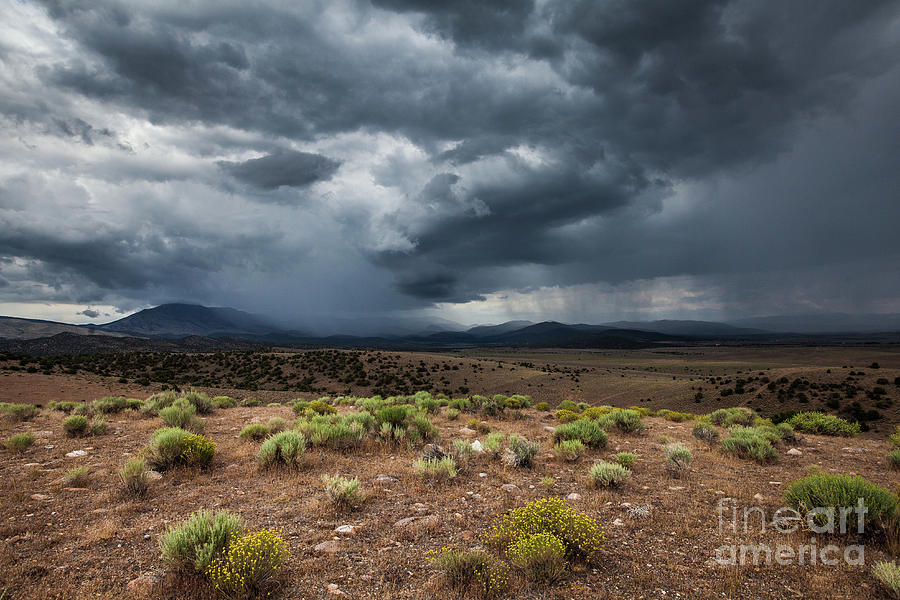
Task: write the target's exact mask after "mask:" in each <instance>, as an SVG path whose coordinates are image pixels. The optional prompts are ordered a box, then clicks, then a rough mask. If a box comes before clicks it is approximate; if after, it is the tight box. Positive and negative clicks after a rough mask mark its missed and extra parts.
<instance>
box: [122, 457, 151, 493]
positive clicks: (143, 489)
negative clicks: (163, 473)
mask: <svg viewBox="0 0 900 600" xmlns="http://www.w3.org/2000/svg"><path fill="white" fill-rule="evenodd" d="M119 480H120V481H121V484H122V490H123V491H124V492H125V494H126V495H128V496H134V497H136V498H141V497H143V496H144V495H145V494H146V493H147V489H148V488H149V486H150V471H149V470H148V469H147V461H145V460H144V459H143V458H130V459H128V460H127V461H125V465H124V466H123V467H122V468H121V469H120V470H119Z"/></svg>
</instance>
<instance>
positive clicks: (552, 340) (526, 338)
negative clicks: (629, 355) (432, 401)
mask: <svg viewBox="0 0 900 600" xmlns="http://www.w3.org/2000/svg"><path fill="white" fill-rule="evenodd" d="M675 339H677V338H674V337H672V336H668V335H665V334H662V333H656V332H653V331H635V330H631V329H616V328H614V327H605V326H603V325H585V324H576V325H567V324H565V323H557V322H556V321H545V322H543V323H536V324H534V325H529V326H528V327H523V328H522V329H517V330H515V331H510V332H507V333H504V334H501V335H495V336H491V337H487V338H482V339H481V341H482V342H487V343H491V344H493V345H509V346H532V347H534V346H545V347H558V348H645V347H647V346H652V345H655V344H657V343H659V342H666V341H674V340H675Z"/></svg>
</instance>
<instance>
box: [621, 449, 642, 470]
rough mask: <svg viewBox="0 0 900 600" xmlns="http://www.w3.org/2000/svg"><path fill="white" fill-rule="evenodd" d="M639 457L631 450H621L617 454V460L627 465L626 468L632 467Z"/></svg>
mask: <svg viewBox="0 0 900 600" xmlns="http://www.w3.org/2000/svg"><path fill="white" fill-rule="evenodd" d="M636 459H637V456H635V455H634V454H633V453H631V452H619V453H618V454H616V462H617V463H619V464H620V465H622V466H623V467H625V468H626V469H630V468H631V465H633V464H634V461H635V460H636Z"/></svg>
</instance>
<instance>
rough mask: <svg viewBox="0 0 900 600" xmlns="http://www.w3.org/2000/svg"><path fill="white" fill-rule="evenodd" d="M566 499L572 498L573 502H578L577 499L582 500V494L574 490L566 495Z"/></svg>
mask: <svg viewBox="0 0 900 600" xmlns="http://www.w3.org/2000/svg"><path fill="white" fill-rule="evenodd" d="M566 500H571V501H572V502H577V501H579V500H581V494H576V493H575V492H572V493H571V494H569V495H568V496H566Z"/></svg>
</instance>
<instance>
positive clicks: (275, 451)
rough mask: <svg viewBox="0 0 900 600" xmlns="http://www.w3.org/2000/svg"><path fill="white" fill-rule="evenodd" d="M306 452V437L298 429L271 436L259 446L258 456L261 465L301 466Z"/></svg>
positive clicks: (268, 466) (294, 467)
mask: <svg viewBox="0 0 900 600" xmlns="http://www.w3.org/2000/svg"><path fill="white" fill-rule="evenodd" d="M305 452H306V438H305V437H303V434H301V433H297V432H296V431H282V432H281V433H276V434H275V435H273V436H270V437H269V438H268V439H267V440H266V441H264V442H263V443H262V445H261V446H260V447H259V452H258V454H257V456H256V458H257V462H258V463H259V465H260V467H263V468H270V467H278V466H282V467H289V468H293V469H296V468H299V467H300V465H301V462H302V460H303V454H304V453H305Z"/></svg>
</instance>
